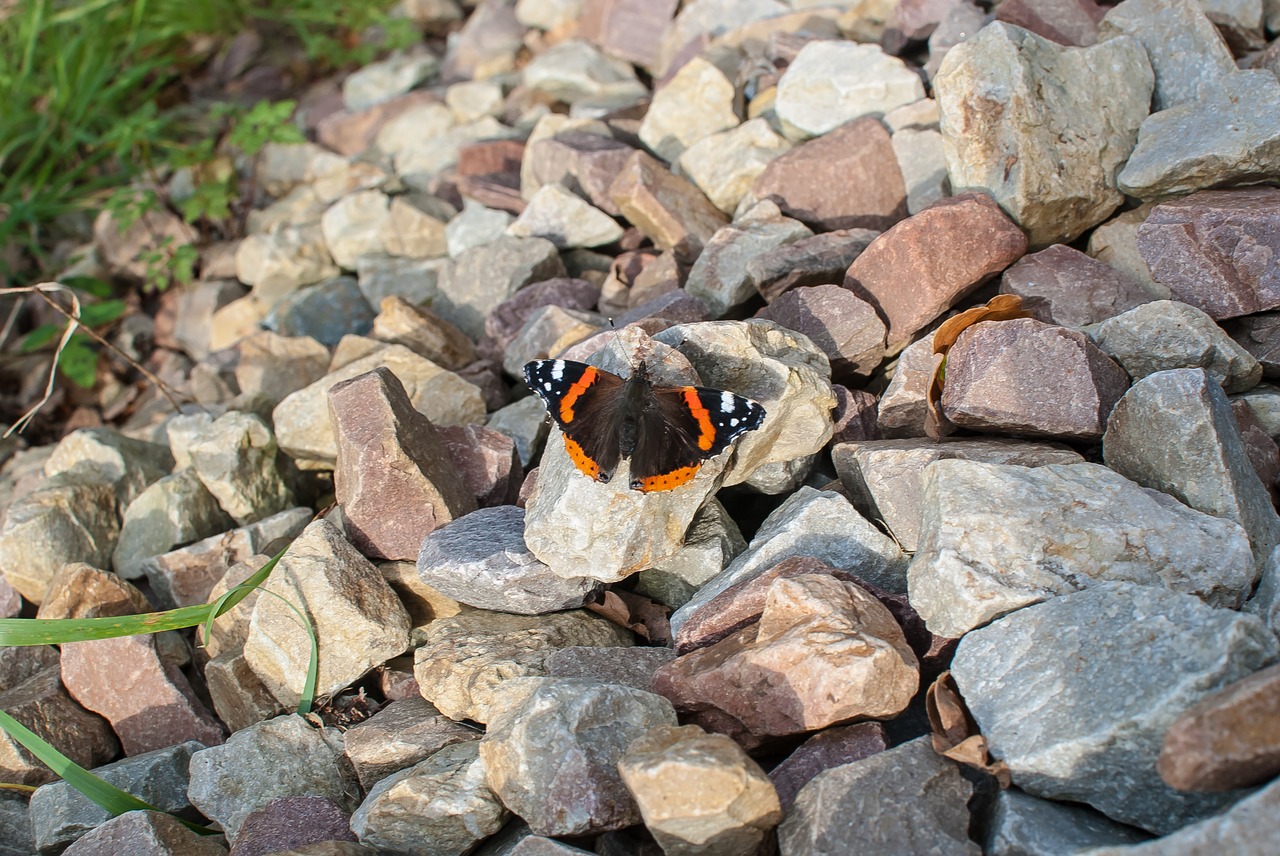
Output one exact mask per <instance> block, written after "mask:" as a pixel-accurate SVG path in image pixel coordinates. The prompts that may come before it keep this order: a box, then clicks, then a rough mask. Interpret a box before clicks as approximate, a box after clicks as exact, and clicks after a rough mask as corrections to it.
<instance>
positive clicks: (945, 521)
mask: <svg viewBox="0 0 1280 856" xmlns="http://www.w3.org/2000/svg"><path fill="white" fill-rule="evenodd" d="M923 485H924V499H923V519H922V521H921V526H920V545H919V550H918V551H917V552H916V554H915V557H914V558H913V559H912V561H911V566H910V567H909V568H908V569H907V591H908V595H909V597H910V599H911V605H912V606H914V607H915V608H916V610H917V611H918V612H919V613H920V616H921V617H922V618H923V619H924V620H925V623H926V624H927V625H928V626H929V630H930V631H931V632H933V633H935V634H937V635H939V636H947V637H950V638H956V637H959V636H962V635H964V634H965V633H966V632H967V631H969V630H972V629H973V628H975V627H980V626H982V625H983V624H986V623H987V622H989V621H991V620H992V619H994V618H997V617H999V616H1001V615H1004V614H1006V613H1009V612H1013V611H1014V610H1018V609H1022V608H1024V607H1027V606H1030V605H1031V604H1034V603H1039V602H1040V601H1042V600H1045V599H1047V598H1053V597H1056V596H1062V595H1066V594H1069V593H1072V592H1075V591H1078V590H1080V589H1086V588H1089V587H1091V586H1093V585H1096V584H1099V583H1101V582H1104V581H1108V580H1120V581H1124V582H1130V583H1138V584H1142V585H1146V586H1152V587H1159V588H1164V589H1169V590H1173V591H1179V592H1186V593H1188V594H1193V595H1196V596H1197V597H1199V598H1201V599H1202V600H1204V601H1205V602H1207V603H1209V604H1212V605H1214V606H1220V607H1227V608H1238V607H1239V606H1240V605H1241V604H1243V602H1244V599H1245V598H1246V597H1248V594H1249V591H1250V589H1251V588H1252V586H1253V581H1254V577H1255V571H1254V567H1253V558H1252V555H1251V554H1250V552H1249V544H1248V541H1247V539H1246V538H1245V534H1244V531H1243V530H1242V529H1241V528H1240V527H1239V526H1237V525H1235V524H1234V523H1232V522H1230V521H1228V520H1220V519H1218V518H1216V517H1211V516H1209V515H1207V514H1202V513H1200V512H1197V511H1194V510H1192V509H1189V508H1187V507H1186V506H1184V505H1182V504H1181V503H1179V502H1178V501H1176V500H1175V499H1173V498H1172V497H1170V496H1168V495H1167V494H1163V493H1160V492H1159V491H1156V490H1149V489H1146V488H1143V487H1141V486H1139V485H1137V484H1134V483H1133V482H1131V481H1129V480H1128V479H1126V478H1124V477H1123V476H1121V475H1118V474H1117V473H1114V472H1112V471H1111V470H1109V469H1107V468H1106V467H1102V466H1099V465H1098V464H1088V463H1081V464H1066V465H1063V464H1051V465H1049V466H1043V467H1035V468H1028V467H1019V466H1015V465H1008V464H1003V465H1002V464H986V463H981V462H978V461H964V460H941V461H936V462H935V463H932V464H930V465H929V466H928V467H926V468H925V471H924V478H923ZM1046 533H1051V534H1047V535H1046ZM1046 539H1047V540H1046Z"/></svg>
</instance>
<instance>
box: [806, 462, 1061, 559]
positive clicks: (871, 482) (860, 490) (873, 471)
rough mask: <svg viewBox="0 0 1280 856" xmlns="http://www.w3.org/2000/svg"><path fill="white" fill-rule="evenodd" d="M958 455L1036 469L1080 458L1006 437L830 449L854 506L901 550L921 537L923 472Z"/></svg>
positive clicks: (912, 549)
mask: <svg viewBox="0 0 1280 856" xmlns="http://www.w3.org/2000/svg"><path fill="white" fill-rule="evenodd" d="M951 458H957V459H960V460H965V461H983V462H984V463H989V464H1016V465H1017V466H1021V467H1038V466H1043V465H1044V464H1074V463H1078V462H1080V461H1083V460H1084V459H1083V458H1082V457H1080V455H1079V453H1077V452H1075V451H1072V450H1071V449H1069V448H1067V447H1065V446H1058V445H1053V444H1049V443H1029V442H1027V441H1024V440H1012V439H1005V438H997V437H991V438H974V439H954V438H951V439H946V438H944V439H943V440H942V441H941V442H939V441H935V440H925V439H911V438H903V439H897V440H861V441H857V442H852V443H841V444H839V445H837V446H835V447H834V448H833V449H832V450H831V459H832V462H833V463H834V464H835V468H836V473H837V474H839V476H840V481H841V482H843V483H844V488H845V492H846V493H847V495H848V496H849V498H850V500H851V501H852V502H853V504H854V507H855V508H857V509H858V511H859V512H861V513H862V514H863V515H865V516H866V517H868V518H869V519H872V520H880V521H882V522H883V523H884V524H885V526H887V527H888V528H889V531H890V532H892V533H893V537H894V540H896V541H897V542H898V544H899V545H901V547H902V549H903V550H905V551H907V552H909V553H914V552H915V551H916V549H917V545H918V544H919V541H920V520H921V516H922V513H923V512H922V503H923V500H924V478H923V477H924V470H925V468H926V467H927V466H928V465H929V464H931V463H933V462H934V461H940V460H946V459H951Z"/></svg>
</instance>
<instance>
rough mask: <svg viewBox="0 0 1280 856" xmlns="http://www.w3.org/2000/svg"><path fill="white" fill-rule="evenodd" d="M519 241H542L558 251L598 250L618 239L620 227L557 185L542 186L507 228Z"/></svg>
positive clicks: (598, 210) (611, 219) (606, 215)
mask: <svg viewBox="0 0 1280 856" xmlns="http://www.w3.org/2000/svg"><path fill="white" fill-rule="evenodd" d="M507 234H509V235H515V236H517V237H520V238H546V239H547V240H548V241H550V242H551V243H553V244H555V245H556V246H557V247H559V248H560V249H568V248H571V247H598V246H600V245H602V244H609V243H612V242H614V241H616V240H618V239H619V238H621V237H622V227H621V226H619V225H618V222H617V221H616V220H614V219H613V218H612V217H610V216H609V215H608V214H606V213H604V212H603V211H601V210H600V209H599V208H596V207H594V206H593V205H590V204H588V203H587V202H586V201H585V200H583V199H582V198H581V197H579V196H576V195H575V194H573V193H571V192H570V191H569V190H567V189H566V188H565V187H563V186H562V185H559V184H544V185H543V186H542V187H540V188H538V191H537V192H536V193H535V194H533V198H532V199H530V200H529V204H528V205H527V206H525V209H524V211H523V212H521V214H520V216H519V217H517V218H516V219H515V222H513V223H512V224H511V225H509V226H508V227H507Z"/></svg>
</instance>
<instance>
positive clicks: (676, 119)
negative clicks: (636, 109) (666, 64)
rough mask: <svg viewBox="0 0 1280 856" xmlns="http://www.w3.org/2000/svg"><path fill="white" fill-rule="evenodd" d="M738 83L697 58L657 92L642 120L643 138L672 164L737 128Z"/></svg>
mask: <svg viewBox="0 0 1280 856" xmlns="http://www.w3.org/2000/svg"><path fill="white" fill-rule="evenodd" d="M733 99H734V85H733V81H731V80H730V79H729V78H728V77H726V76H725V73H724V72H723V71H721V70H720V69H719V68H717V67H716V66H715V65H714V64H713V63H711V62H710V61H709V60H706V59H703V58H702V57H694V58H693V59H691V60H689V62H687V63H686V64H685V65H684V67H683V68H681V69H680V70H679V71H678V72H676V74H675V76H674V77H672V78H671V80H669V81H667V83H666V85H665V86H663V87H662V88H661V89H659V90H658V91H657V92H655V93H654V95H653V101H652V102H651V103H650V104H649V111H648V112H647V113H645V115H644V121H642V122H641V123H640V141H641V142H643V143H644V144H645V145H646V146H648V147H649V149H650V150H651V151H653V153H654V154H656V155H657V156H658V157H660V158H662V159H663V160H665V161H667V162H668V163H670V162H672V161H674V160H675V159H676V158H678V157H680V155H681V154H683V153H684V150H685V149H687V148H689V146H691V145H693V144H694V143H696V142H697V141H698V140H701V139H702V138H704V137H708V136H710V135H711V134H714V133H716V132H718V131H724V130H727V129H729V128H734V127H737V125H738V124H739V118H738V114H737V113H735V112H734V109H733Z"/></svg>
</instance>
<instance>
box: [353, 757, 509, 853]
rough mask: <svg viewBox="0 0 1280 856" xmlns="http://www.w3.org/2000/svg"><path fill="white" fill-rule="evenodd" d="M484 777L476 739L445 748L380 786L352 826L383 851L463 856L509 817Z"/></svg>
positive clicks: (391, 777)
mask: <svg viewBox="0 0 1280 856" xmlns="http://www.w3.org/2000/svg"><path fill="white" fill-rule="evenodd" d="M485 778H486V776H485V764H484V762H483V761H482V760H481V759H480V757H479V755H478V750H477V745H476V743H475V742H474V741H467V742H464V743H454V744H451V745H449V746H445V747H444V748H442V749H440V750H439V751H437V752H435V753H434V754H432V755H431V756H430V757H428V758H426V759H425V760H423V761H420V762H418V763H417V764H415V765H414V766H412V767H410V768H409V769H407V770H401V771H400V772H399V773H396V774H394V775H392V776H389V777H388V778H386V779H383V780H382V781H381V782H379V783H378V784H376V785H375V786H374V787H373V788H372V789H371V790H370V791H369V795H368V796H367V797H365V800H364V802H363V803H361V804H360V808H358V809H356V812H355V814H353V815H352V816H351V829H352V830H353V831H354V832H355V833H356V835H358V836H359V837H360V841H361V842H362V843H363V844H367V845H369V846H372V847H376V848H378V849H379V850H380V851H391V852H395V853H415V854H421V856H463V854H466V853H469V852H471V850H472V849H473V848H474V847H475V846H476V845H477V844H479V843H480V842H481V841H483V840H484V839H485V838H487V837H489V836H490V835H492V834H494V833H495V832H497V831H498V830H499V829H501V828H502V824H503V823H505V822H506V820H507V817H508V816H509V812H508V811H507V809H506V808H505V807H504V806H503V804H502V803H501V802H499V800H498V798H497V796H495V795H494V792H493V791H492V790H490V787H489V785H488V784H486V782H485Z"/></svg>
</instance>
